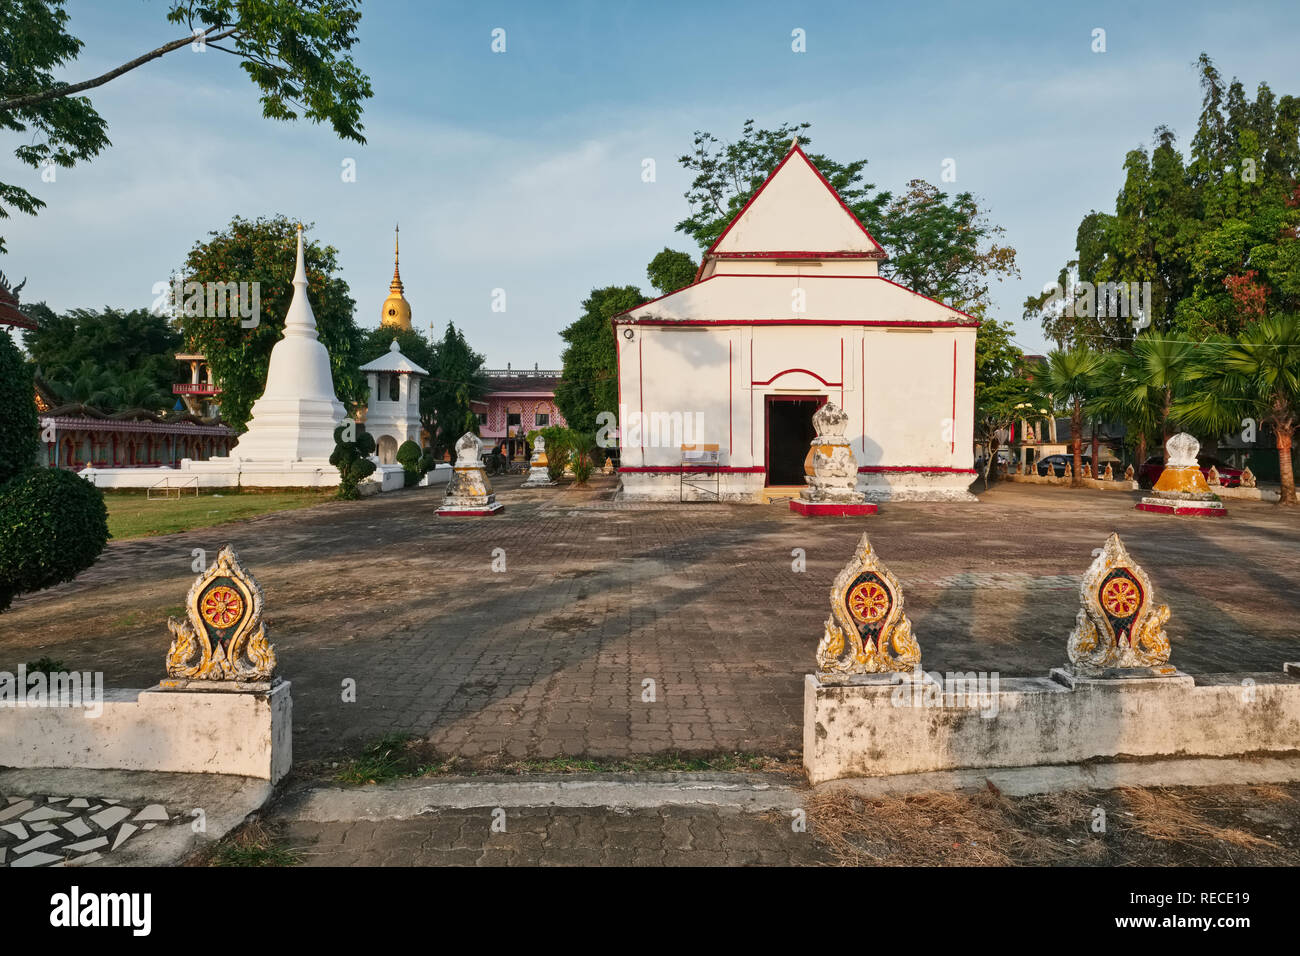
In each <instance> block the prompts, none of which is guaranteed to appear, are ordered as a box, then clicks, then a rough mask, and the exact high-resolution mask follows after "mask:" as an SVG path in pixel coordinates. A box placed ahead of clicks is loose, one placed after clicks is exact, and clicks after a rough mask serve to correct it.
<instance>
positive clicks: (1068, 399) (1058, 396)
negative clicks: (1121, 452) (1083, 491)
mask: <svg viewBox="0 0 1300 956" xmlns="http://www.w3.org/2000/svg"><path fill="white" fill-rule="evenodd" d="M1105 361H1106V359H1105V355H1104V353H1102V352H1096V351H1093V350H1092V349H1088V348H1073V349H1070V350H1068V351H1066V350H1062V349H1054V350H1052V351H1051V352H1049V353H1048V354H1047V365H1046V367H1045V368H1043V369H1042V370H1041V371H1040V372H1039V374H1038V376H1036V382H1037V384H1038V387H1039V388H1041V389H1042V390H1043V391H1044V392H1046V393H1047V394H1048V395H1050V396H1051V398H1052V402H1053V406H1054V408H1055V409H1059V410H1060V411H1062V412H1064V413H1065V414H1067V415H1069V417H1070V447H1071V448H1072V450H1073V452H1074V469H1073V477H1072V479H1071V485H1072V486H1073V487H1075V488H1077V487H1079V485H1080V484H1081V482H1082V475H1081V474H1080V472H1081V471H1082V469H1083V423H1084V421H1085V420H1086V418H1087V417H1088V416H1089V415H1090V414H1091V408H1090V403H1093V402H1094V401H1095V396H1096V393H1097V388H1098V378H1099V376H1100V374H1101V373H1102V370H1103V369H1104V367H1105Z"/></svg>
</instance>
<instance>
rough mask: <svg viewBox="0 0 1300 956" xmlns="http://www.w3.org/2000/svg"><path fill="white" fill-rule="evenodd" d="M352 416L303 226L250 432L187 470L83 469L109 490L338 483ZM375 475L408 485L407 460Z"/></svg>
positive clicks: (384, 482)
mask: <svg viewBox="0 0 1300 956" xmlns="http://www.w3.org/2000/svg"><path fill="white" fill-rule="evenodd" d="M346 417H347V410H346V409H344V407H343V403H342V402H340V401H339V400H338V396H337V395H335V394H334V376H333V375H332V374H331V372H330V356H329V351H328V350H327V349H326V348H325V345H324V343H322V342H321V341H320V337H319V336H318V334H317V331H316V316H315V315H313V314H312V311H311V303H310V302H309V301H308V299H307V269H306V267H305V266H304V265H303V258H302V226H299V227H298V261H297V264H296V266H295V268H294V273H293V301H291V302H290V303H289V311H288V314H287V315H286V316H285V320H284V335H283V337H282V338H281V339H280V341H279V342H276V343H275V347H274V348H273V349H272V350H271V361H270V365H269V367H268V369H267V374H266V389H265V390H264V391H263V392H262V397H261V398H259V399H258V400H257V401H256V402H255V403H254V404H253V408H252V418H251V419H250V421H249V423H248V431H246V432H245V433H244V434H243V435H242V436H240V439H239V441H238V442H237V443H236V444H235V447H234V448H232V449H230V454H229V455H228V456H225V457H218V458H209V459H207V460H206V461H194V460H193V459H190V458H186V459H184V460H183V461H182V462H181V465H180V468H111V469H109V468H99V469H94V468H87V469H85V470H83V471H82V472H81V474H82V476H83V477H85V478H87V479H89V480H90V481H92V482H93V483H94V484H96V485H98V486H99V487H101V488H163V487H166V488H189V487H196V486H197V487H199V488H222V487H234V486H237V485H238V486H242V487H245V488H316V487H330V486H334V485H337V484H338V483H339V471H338V469H337V468H335V467H334V466H333V465H331V464H330V462H329V457H330V455H331V454H333V452H334V429H335V427H336V426H337V425H338V424H339V423H340V422H342V421H343V419H344V418H346ZM371 480H372V481H373V482H374V483H376V484H377V485H379V486H382V488H383V490H385V491H387V490H389V489H390V488H400V487H401V486H402V482H403V478H402V469H401V466H400V465H395V466H380V468H379V469H378V470H377V471H376V472H375V475H374V476H373V477H372V479H371Z"/></svg>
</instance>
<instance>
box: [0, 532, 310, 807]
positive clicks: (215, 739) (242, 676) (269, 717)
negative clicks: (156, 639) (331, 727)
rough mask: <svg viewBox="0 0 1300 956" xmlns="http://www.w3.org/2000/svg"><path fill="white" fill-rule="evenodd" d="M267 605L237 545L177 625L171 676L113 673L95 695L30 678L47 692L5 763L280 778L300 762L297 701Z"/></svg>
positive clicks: (14, 723)
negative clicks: (117, 683)
mask: <svg viewBox="0 0 1300 956" xmlns="http://www.w3.org/2000/svg"><path fill="white" fill-rule="evenodd" d="M262 600H263V597H262V589H261V588H260V587H259V586H258V584H257V582H256V581H255V580H253V578H252V576H251V575H250V574H248V572H246V571H245V570H244V568H243V566H242V565H241V564H240V563H239V557H238V555H236V554H235V551H234V549H233V548H231V547H230V546H229V545H227V546H226V547H225V548H223V549H222V550H221V552H220V554H219V555H218V556H217V559H216V561H214V562H213V563H212V564H211V565H210V566H209V567H208V568H207V569H206V570H204V571H203V572H202V573H200V574H199V576H198V577H197V578H196V579H195V581H194V585H193V586H192V587H191V588H190V591H189V594H188V596H187V598H186V618H187V619H186V620H185V621H177V620H175V619H169V620H168V622H167V626H168V627H169V628H170V630H171V633H172V644H171V647H170V649H169V650H168V653H167V674H168V677H167V678H166V679H164V680H163V681H161V682H160V683H159V684H158V685H157V686H155V687H151V688H148V689H146V690H104V689H103V680H102V675H101V676H100V679H99V681H98V682H96V685H95V688H94V689H95V690H98V691H99V692H100V693H98V694H95V693H88V691H90V690H91V689H90V688H88V687H87V686H86V685H87V684H88V683H89V682H88V681H83V680H82V679H81V677H82V675H80V674H70V675H69V674H49V675H30V676H31V677H32V678H33V679H39V681H40V684H41V685H43V686H44V687H45V689H46V692H45V693H43V694H42V696H41V699H40V700H39V701H34V700H33V698H32V697H31V696H27V697H26V699H25V700H24V702H23V703H22V704H21V705H19V706H15V707H13V708H12V709H11V710H9V711H8V713H6V714H5V725H6V726H5V730H6V732H5V733H3V734H0V766H6V767H19V768H25V767H49V768H56V767H63V768H88V769H100V770H146V771H164V772H184V773H206V774H234V775H238V776H244V777H254V778H258V779H262V780H269V781H270V782H271V783H275V782H277V781H279V780H280V779H281V778H283V777H284V776H285V774H287V773H288V772H289V768H290V767H291V766H292V764H293V701H292V698H291V697H290V693H289V684H288V682H287V681H283V680H281V679H280V678H278V677H276V676H275V666H276V660H275V650H274V648H272V646H271V645H270V643H269V642H268V641H267V639H266V630H265V626H264V625H263V622H262ZM27 676H29V675H25V674H20V677H24V678H25V677H27ZM86 676H87V677H89V676H90V675H86ZM73 678H75V679H76V680H75V684H74V681H73ZM22 691H23V692H24V693H28V688H27V687H23V688H22ZM74 698H75V699H74Z"/></svg>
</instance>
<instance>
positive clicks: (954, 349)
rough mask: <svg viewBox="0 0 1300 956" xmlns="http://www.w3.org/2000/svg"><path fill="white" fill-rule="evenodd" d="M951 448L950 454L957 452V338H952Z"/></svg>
mask: <svg viewBox="0 0 1300 956" xmlns="http://www.w3.org/2000/svg"><path fill="white" fill-rule="evenodd" d="M951 421H952V431H951V432H949V434H950V435H952V448H950V449H949V453H950V454H956V453H957V340H956V339H953V340H952V419H951Z"/></svg>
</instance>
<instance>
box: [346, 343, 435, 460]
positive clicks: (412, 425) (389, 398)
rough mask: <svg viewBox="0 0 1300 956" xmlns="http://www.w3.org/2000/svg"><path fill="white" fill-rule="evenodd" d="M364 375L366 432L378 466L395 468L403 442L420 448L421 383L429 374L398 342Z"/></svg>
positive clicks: (372, 363) (368, 368)
mask: <svg viewBox="0 0 1300 956" xmlns="http://www.w3.org/2000/svg"><path fill="white" fill-rule="evenodd" d="M361 371H363V372H365V373H366V382H367V383H368V384H369V386H370V402H369V404H368V405H367V406H366V431H367V432H369V433H370V435H371V437H372V438H374V440H375V445H376V447H377V449H378V455H379V463H380V464H381V465H392V464H395V463H396V462H397V449H398V448H400V447H401V446H402V443H403V442H405V441H413V442H415V443H416V444H417V445H419V444H420V428H421V425H420V381H421V379H424V378H425V377H427V376H428V374H429V373H428V372H427V371H426V370H425V369H422V368H420V366H418V365H416V364H415V363H414V362H412V361H411V360H410V359H409V358H407V357H406V356H405V355H403V354H402V351H401V349H400V348H399V346H398V344H397V340H396V339H393V344H392V345H390V346H389V347H388V351H387V352H386V353H384V354H383V355H381V356H379V358H377V359H375V360H374V361H373V362H367V363H366V364H365V365H363V366H361Z"/></svg>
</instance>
